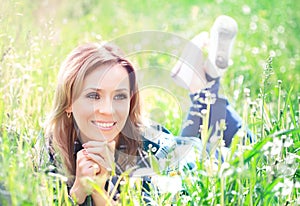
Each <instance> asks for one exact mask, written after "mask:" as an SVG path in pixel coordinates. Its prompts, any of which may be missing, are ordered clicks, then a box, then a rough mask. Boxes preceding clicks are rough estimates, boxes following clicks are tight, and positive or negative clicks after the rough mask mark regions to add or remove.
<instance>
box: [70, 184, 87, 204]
mask: <svg viewBox="0 0 300 206" xmlns="http://www.w3.org/2000/svg"><path fill="white" fill-rule="evenodd" d="M70 196H71V197H72V199H73V200H74V201H75V202H76V203H77V204H82V203H84V201H85V199H86V197H87V193H86V192H85V191H84V188H83V187H82V186H81V185H79V184H78V183H77V182H76V181H75V183H74V184H73V186H72V187H71V189H70Z"/></svg>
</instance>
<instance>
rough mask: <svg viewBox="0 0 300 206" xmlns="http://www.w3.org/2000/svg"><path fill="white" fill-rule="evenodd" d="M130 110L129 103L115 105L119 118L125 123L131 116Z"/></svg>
mask: <svg viewBox="0 0 300 206" xmlns="http://www.w3.org/2000/svg"><path fill="white" fill-rule="evenodd" d="M129 108H130V104H129V102H126V103H123V104H119V105H115V108H114V110H115V112H116V115H117V116H118V118H119V119H120V120H122V121H125V120H126V119H127V117H128V115H129Z"/></svg>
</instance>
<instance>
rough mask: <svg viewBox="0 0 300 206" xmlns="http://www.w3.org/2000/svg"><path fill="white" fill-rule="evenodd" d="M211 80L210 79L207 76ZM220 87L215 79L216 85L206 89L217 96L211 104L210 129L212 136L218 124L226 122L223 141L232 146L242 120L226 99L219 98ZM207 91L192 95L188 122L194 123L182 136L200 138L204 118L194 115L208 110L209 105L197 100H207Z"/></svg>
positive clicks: (250, 136)
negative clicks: (221, 121)
mask: <svg viewBox="0 0 300 206" xmlns="http://www.w3.org/2000/svg"><path fill="white" fill-rule="evenodd" d="M207 79H208V80H209V79H210V77H209V76H207ZM219 87H220V79H219V78H218V79H215V84H214V85H213V86H212V87H210V88H207V89H205V90H206V91H209V92H210V93H211V94H213V95H215V98H216V100H215V103H214V104H211V106H210V111H209V128H211V129H212V131H211V134H214V132H215V131H216V123H217V122H220V120H221V119H224V120H225V123H226V130H225V131H224V134H223V139H224V141H225V146H227V147H228V146H230V144H231V141H232V138H233V137H234V135H235V134H236V132H237V131H238V130H239V129H240V128H241V126H242V118H241V117H240V116H239V115H238V114H237V112H236V111H235V110H234V108H233V107H232V106H231V105H230V104H229V102H228V100H227V99H226V98H224V97H219V95H218V92H219ZM205 90H203V91H200V93H194V94H190V98H191V101H192V106H191V107H190V110H189V113H188V115H187V121H192V122H193V123H192V124H189V125H188V126H186V127H185V128H183V130H182V131H181V136H183V137H200V138H201V136H200V132H199V128H200V125H202V124H203V119H202V117H200V116H198V115H194V113H195V112H197V113H201V111H202V110H203V109H206V108H207V104H205V103H203V101H199V98H195V97H196V96H199V97H200V98H203V99H205ZM247 133H248V134H247V135H248V137H249V138H250V141H251V139H252V134H251V132H250V131H248V132H247Z"/></svg>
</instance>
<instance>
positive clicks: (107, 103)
mask: <svg viewBox="0 0 300 206" xmlns="http://www.w3.org/2000/svg"><path fill="white" fill-rule="evenodd" d="M95 107H96V108H95V109H96V110H98V112H99V113H101V114H112V113H113V105H112V101H111V100H110V98H105V99H102V101H100V102H98V103H97V105H96V106H95Z"/></svg>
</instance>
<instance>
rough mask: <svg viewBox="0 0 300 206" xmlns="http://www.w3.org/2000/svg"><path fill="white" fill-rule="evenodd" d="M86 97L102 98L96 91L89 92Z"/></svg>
mask: <svg viewBox="0 0 300 206" xmlns="http://www.w3.org/2000/svg"><path fill="white" fill-rule="evenodd" d="M86 97H87V98H89V99H100V95H99V94H98V93H96V92H92V93H88V94H87V95H86Z"/></svg>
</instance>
